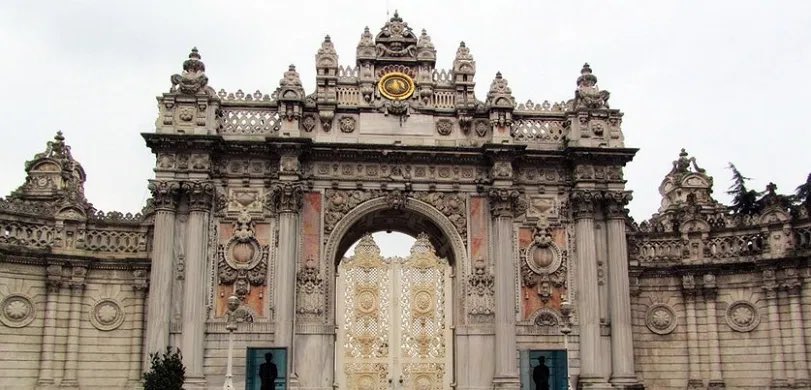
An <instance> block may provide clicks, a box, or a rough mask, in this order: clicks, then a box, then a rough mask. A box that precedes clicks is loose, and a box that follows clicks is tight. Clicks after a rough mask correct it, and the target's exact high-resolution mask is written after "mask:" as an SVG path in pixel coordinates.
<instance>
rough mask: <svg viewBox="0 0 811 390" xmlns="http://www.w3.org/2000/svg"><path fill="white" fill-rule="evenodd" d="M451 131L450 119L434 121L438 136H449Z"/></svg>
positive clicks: (451, 122) (451, 123)
mask: <svg viewBox="0 0 811 390" xmlns="http://www.w3.org/2000/svg"><path fill="white" fill-rule="evenodd" d="M451 131H453V121H451V120H450V119H439V120H437V121H436V132H437V133H439V135H451Z"/></svg>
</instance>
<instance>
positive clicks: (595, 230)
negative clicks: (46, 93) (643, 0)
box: [0, 13, 811, 390]
mask: <svg viewBox="0 0 811 390" xmlns="http://www.w3.org/2000/svg"><path fill="white" fill-rule="evenodd" d="M315 60H316V61H315V66H316V70H317V80H316V81H317V87H316V90H315V91H312V92H310V93H308V92H307V91H305V90H304V89H303V87H302V83H301V80H300V78H299V74H298V73H297V72H296V68H295V67H294V66H292V65H291V66H290V68H289V69H288V70H287V71H286V72H284V74H283V76H282V79H281V80H280V82H279V87H278V88H277V89H276V90H275V91H273V92H272V93H262V92H260V91H256V92H254V93H245V92H243V91H237V92H234V93H227V92H225V91H219V92H216V91H215V90H214V89H213V88H212V87H210V86H209V79H208V76H207V72H206V69H205V66H204V64H203V62H202V58H201V56H200V54H199V52H198V51H197V49H193V50H192V52H191V54H190V55H189V58H188V59H187V60H186V61H185V62H184V63H183V67H182V72H181V73H180V74H176V75H173V76H171V88H170V89H169V91H168V92H166V93H163V94H162V95H161V96H159V97H158V102H159V114H158V118H157V120H156V128H155V131H154V132H150V133H145V134H144V135H143V136H144V138H145V140H146V143H147V146H148V147H149V148H151V150H152V151H153V152H154V154H155V155H156V165H155V178H154V180H151V181H150V183H149V189H150V190H151V193H152V198H151V199H150V200H149V201H148V203H147V205H146V206H145V207H144V209H143V210H142V212H141V213H139V214H136V215H129V214H127V215H123V214H121V213H116V212H111V213H104V212H100V211H98V210H96V209H95V208H93V206H92V204H90V203H89V202H88V201H87V199H85V196H84V190H83V183H84V181H85V172H84V170H83V169H82V167H81V165H80V164H79V163H78V162H77V161H75V160H74V159H73V157H72V156H71V154H70V147H69V146H68V145H67V144H66V142H65V139H64V137H63V136H62V134H57V136H56V137H55V139H54V140H53V141H51V142H49V143H48V145H47V148H46V150H45V151H44V152H42V153H39V154H36V155H35V156H34V158H33V159H32V160H31V161H29V162H27V163H26V164H25V170H26V173H27V177H26V181H25V183H24V184H23V185H22V186H21V187H20V188H19V189H18V190H16V191H14V192H13V193H12V194H11V195H10V196H8V197H7V198H6V199H5V200H2V201H0V337H2V345H3V353H2V354H0V363H1V364H0V388H9V389H49V388H57V387H58V388H74V389H96V388H98V389H132V388H138V386H139V378H140V376H141V373H142V371H143V370H144V369H145V367H144V362H145V361H146V357H147V355H148V354H149V353H151V352H156V351H162V350H164V349H165V347H166V346H178V347H180V348H181V349H182V351H183V355H184V363H185V365H186V373H187V378H188V380H187V388H189V389H204V388H211V389H214V388H222V386H223V381H224V376H225V371H226V356H227V345H228V341H227V340H228V329H227V327H226V325H227V314H228V313H227V299H228V298H229V297H230V296H232V295H234V296H237V297H238V298H239V299H240V302H241V306H240V307H241V310H243V314H244V318H245V319H246V320H245V321H244V322H242V323H240V324H238V326H237V330H236V331H235V334H234V336H235V340H236V343H235V348H236V350H237V351H238V352H237V353H236V354H235V362H234V365H235V366H234V369H235V372H236V375H235V377H234V380H235V384H236V385H237V387H244V380H245V378H244V370H245V366H246V362H245V354H244V350H245V348H247V347H287V348H289V357H290V364H289V366H288V368H289V369H288V372H287V373H286V374H287V375H288V379H289V385H290V387H291V388H297V389H322V390H326V389H332V388H334V385H335V384H336V383H337V382H338V381H339V379H338V377H339V376H340V375H342V374H343V370H344V366H343V365H342V363H341V360H342V359H341V357H340V354H341V353H343V352H342V349H341V348H342V345H341V343H340V341H336V338H337V337H338V336H337V333H336V324H338V323H340V321H338V320H337V319H336V317H337V316H338V314H337V310H336V306H339V305H337V304H338V303H339V301H338V300H339V299H342V298H341V297H342V296H344V295H342V294H344V293H346V292H345V291H339V289H338V288H337V287H336V285H337V283H336V280H337V278H338V275H336V273H337V270H338V268H337V267H338V264H339V263H340V262H342V261H344V259H342V256H343V253H344V252H345V251H346V249H347V248H348V247H349V246H350V245H351V244H352V243H354V242H356V241H357V240H358V239H360V238H361V237H363V236H364V235H365V234H366V233H368V232H372V231H379V230H396V231H401V232H404V233H407V234H411V235H414V236H418V235H420V234H421V233H425V236H424V237H427V239H428V240H429V241H430V246H432V250H433V249H435V251H436V254H437V255H438V256H439V257H441V258H443V259H445V260H447V263H448V264H449V265H450V267H452V269H453V272H452V273H451V274H452V277H451V281H450V286H449V287H448V288H449V290H450V292H449V294H450V295H449V296H451V297H452V299H449V300H448V302H449V303H448V306H447V308H448V310H449V313H450V314H449V315H448V316H447V318H448V321H449V322H448V323H447V326H448V327H449V328H451V329H453V332H452V335H451V336H447V337H448V338H447V339H445V340H444V341H443V343H445V344H443V345H446V346H447V348H448V349H447V351H448V353H449V354H450V355H451V356H452V364H451V365H449V366H448V367H447V370H448V373H449V374H448V376H446V377H448V378H451V380H450V383H452V384H453V386H454V387H456V388H459V389H465V390H466V389H492V388H499V389H518V388H521V383H520V373H519V367H520V364H519V359H518V351H519V350H520V351H524V350H564V349H567V350H568V353H569V365H570V367H571V371H570V374H571V377H572V381H573V383H574V384H575V385H576V386H577V387H579V388H588V389H610V388H625V389H632V388H641V387H642V386H644V387H646V388H649V389H669V388H674V389H675V388H678V389H685V388H702V389H703V388H712V389H718V388H729V389H763V388H809V373H808V359H807V356H808V351H807V350H808V348H807V347H806V346H807V345H808V342H809V341H810V340H809V337H811V330H809V329H806V328H807V326H806V324H805V322H804V321H803V318H804V317H805V316H808V315H809V314H808V311H809V305H811V293H809V292H808V289H806V288H803V287H804V286H803V284H804V280H805V279H806V278H807V277H808V276H809V267H808V264H807V262H808V256H809V253H811V220H809V216H808V208H807V207H805V206H804V205H801V206H798V207H788V206H787V205H786V204H784V203H783V202H782V201H781V198H780V197H779V196H778V195H777V194H776V193H775V192H774V189H773V188H772V189H771V190H770V193H769V194H768V195H767V196H766V197H764V199H763V201H762V202H763V207H762V209H761V210H760V211H759V212H758V213H755V214H753V215H745V216H744V215H735V214H732V213H730V212H729V211H728V208H727V207H726V206H723V205H720V204H719V203H718V202H716V201H715V200H713V198H712V196H711V194H712V185H713V183H712V178H711V177H710V176H709V175H708V174H707V173H706V172H705V171H704V170H703V169H701V168H700V167H698V165H697V164H696V163H695V159H690V158H688V156H687V154H686V153H684V152H683V153H682V155H680V156H679V158H678V159H677V160H676V161H674V164H673V169H672V170H671V172H670V173H668V175H667V176H666V177H665V179H664V181H663V182H662V184H661V186H660V192H661V194H662V197H663V201H662V207H661V209H660V210H659V212H658V213H657V214H656V215H654V216H653V217H652V218H651V219H650V220H649V221H644V222H642V223H639V224H637V223H635V222H633V221H632V220H631V219H630V218H628V217H627V214H626V212H627V210H626V209H625V207H626V206H627V205H628V203H629V201H630V200H631V194H630V191H629V190H628V189H626V188H625V181H624V179H623V167H624V166H625V164H627V163H629V162H630V161H631V160H632V158H633V156H634V154H635V152H636V149H632V148H627V147H626V146H625V145H624V139H623V134H622V130H621V123H622V112H620V111H619V110H617V109H613V108H610V107H609V105H608V100H609V93H608V92H607V91H605V90H602V89H600V88H599V87H598V86H597V78H596V77H595V75H594V74H593V73H592V69H591V68H590V67H589V65H588V64H586V65H584V67H583V68H582V69H581V72H580V75H579V77H577V78H576V91H575V93H574V96H573V97H572V99H569V100H566V101H561V102H559V103H549V102H546V101H544V102H543V103H539V104H538V103H533V102H532V101H529V102H526V103H516V101H515V98H514V97H513V96H512V92H511V89H510V87H509V85H508V83H507V80H506V78H505V76H504V75H502V74H501V73H498V74H496V75H495V77H494V78H493V79H492V81H491V84H490V88H489V91H488V93H487V96H486V97H485V98H484V100H478V99H477V98H476V96H475V95H474V93H473V87H474V86H475V81H474V80H475V77H476V63H475V60H474V58H473V56H472V54H471V50H470V48H468V47H467V46H466V45H465V44H464V43H461V44H460V46H459V48H458V50H457V53H456V56H455V59H454V61H453V64H452V67H451V69H448V70H443V69H438V68H436V52H435V50H434V47H433V45H432V43H431V38H430V37H429V36H428V35H427V33H426V32H425V31H424V30H423V31H422V33H421V34H416V33H414V32H413V31H412V30H411V28H410V27H408V25H407V24H406V23H405V22H404V21H403V20H402V19H401V18H400V17H399V16H398V15H397V14H396V13H395V16H394V17H393V18H391V19H390V20H389V21H387V22H386V24H385V25H384V26H383V28H381V30H380V32H379V33H378V34H377V35H376V36H373V35H372V33H371V32H370V31H369V30H368V29H366V30H365V31H364V32H363V33H362V35H361V38H360V42H359V43H358V45H357V56H356V62H355V65H350V66H342V65H340V63H339V60H338V56H337V53H336V51H335V49H334V46H333V42H332V41H331V39H330V38H329V37H326V38H325V39H324V41H323V43H322V45H321V47H320V48H319V49H318V50H317V54H316V57H315ZM212 74H216V71H214V72H212ZM443 261H444V260H443ZM340 303H343V301H341V302H340ZM565 303H569V304H570V305H571V307H573V313H572V316H571V318H567V316H566V315H565V314H566V310H565V308H566V307H569V306H568V305H566V304H565ZM569 325H571V326H570V328H571V330H572V333H571V336H570V337H569V338H568V343H567V342H566V340H565V337H564V336H563V334H562V333H561V330H566V329H568V328H569ZM567 344H568V348H567ZM381 370H382V371H381V372H380V374H381V375H383V376H381V377H380V378H382V379H385V369H381ZM389 379H392V378H389ZM394 379H396V378H394ZM400 380H401V381H402V380H403V378H402V377H401V378H400ZM409 380H410V379H409V378H408V377H406V378H405V384H404V385H403V388H416V384H411V382H409ZM395 381H396V380H395ZM414 383H416V382H414ZM450 383H448V384H445V385H444V386H450ZM435 386H440V385H436V384H435ZM437 388H439V387H437ZM525 388H528V387H525Z"/></svg>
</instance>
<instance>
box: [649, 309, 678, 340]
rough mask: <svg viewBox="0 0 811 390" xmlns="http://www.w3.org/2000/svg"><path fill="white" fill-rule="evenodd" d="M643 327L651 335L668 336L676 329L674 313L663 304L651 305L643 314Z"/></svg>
mask: <svg viewBox="0 0 811 390" xmlns="http://www.w3.org/2000/svg"><path fill="white" fill-rule="evenodd" d="M645 325H646V326H647V327H648V329H650V331H651V332H653V333H656V334H661V335H665V334H670V333H672V332H673V330H674V329H676V312H674V311H673V308H671V307H670V306H668V305H666V304H664V303H656V304H653V305H651V306H650V307H649V308H648V311H647V313H645Z"/></svg>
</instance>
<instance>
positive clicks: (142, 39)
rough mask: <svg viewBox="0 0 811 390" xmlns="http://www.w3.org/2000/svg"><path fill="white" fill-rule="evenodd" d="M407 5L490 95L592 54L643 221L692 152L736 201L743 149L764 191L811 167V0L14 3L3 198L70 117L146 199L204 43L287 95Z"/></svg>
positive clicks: (255, 85) (634, 208)
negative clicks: (287, 76)
mask: <svg viewBox="0 0 811 390" xmlns="http://www.w3.org/2000/svg"><path fill="white" fill-rule="evenodd" d="M113 4H115V5H113ZM395 8H397V9H399V11H400V15H401V16H402V17H403V18H404V19H405V21H406V22H408V23H409V25H410V26H411V27H412V28H414V29H415V31H417V32H419V31H420V29H422V28H425V29H427V30H428V33H429V35H431V37H432V39H433V42H434V44H435V46H436V48H437V67H438V68H450V66H451V63H452V61H453V57H454V54H455V51H456V47H457V46H458V44H459V41H462V40H464V41H465V42H466V43H467V46H468V47H469V48H470V49H471V52H472V54H473V55H474V57H475V59H476V63H477V74H476V82H477V85H476V95H477V97H478V98H479V99H480V100H484V98H485V95H486V92H487V89H488V87H489V84H490V81H491V80H492V78H493V76H494V75H495V73H496V71H498V70H500V71H501V72H502V73H503V74H504V77H505V78H506V79H507V80H508V81H509V83H510V86H511V87H512V91H513V95H514V96H515V97H516V99H517V100H518V101H521V102H523V101H526V100H527V99H532V100H533V101H535V102H541V101H543V100H545V99H548V100H550V101H559V100H564V99H570V98H572V97H573V93H574V88H575V80H576V78H577V76H578V74H579V71H580V67H581V66H582V65H583V62H586V61H588V62H589V63H590V64H591V66H592V69H593V70H594V72H595V75H596V76H597V77H598V78H599V85H600V86H601V87H602V88H603V89H607V90H609V91H611V100H610V104H611V107H612V108H619V109H621V110H622V111H623V112H624V113H625V116H624V118H623V131H624V133H625V140H626V144H627V145H628V146H629V147H636V148H640V151H639V153H638V154H637V156H636V158H635V159H634V161H633V162H632V163H631V164H630V165H629V166H628V168H627V170H626V175H625V177H626V179H627V180H628V188H629V189H632V190H633V191H634V201H633V203H632V204H631V206H630V208H631V214H632V216H633V217H634V218H636V220H637V221H640V220H642V219H646V218H648V217H649V216H650V215H651V214H652V213H654V212H655V211H656V209H657V208H658V206H659V201H660V196H659V194H658V191H657V187H658V185H659V183H660V182H661V180H662V178H663V176H664V175H665V174H666V173H667V172H668V171H669V170H670V168H671V162H672V161H673V160H674V159H675V158H676V157H677V156H678V153H679V149H680V148H682V147H684V148H686V149H687V150H688V152H690V154H691V155H694V156H695V157H696V158H697V159H698V163H699V165H700V166H702V167H703V168H706V169H707V171H708V172H709V173H710V174H711V175H712V176H714V177H715V196H716V198H717V199H719V200H720V201H722V202H724V203H728V201H729V197H728V196H727V195H726V194H725V193H724V192H725V191H726V189H727V187H728V185H729V178H730V172H729V170H727V169H726V168H725V167H726V165H727V163H728V162H733V163H734V164H736V165H737V166H738V168H739V169H740V170H741V172H743V173H744V174H745V175H746V176H750V177H752V178H753V180H752V181H751V182H750V184H751V186H753V187H754V188H756V189H759V190H760V189H763V188H764V187H765V186H766V184H767V183H768V182H769V181H773V182H774V183H776V184H777V185H778V187H779V188H778V190H779V191H781V192H793V191H794V188H795V187H796V186H798V185H799V184H801V183H802V182H804V181H805V178H806V175H807V174H808V173H809V171H811V156H810V155H809V152H808V151H809V147H810V146H811V142H809V140H810V137H809V136H808V131H809V127H811V126H809V124H808V123H807V122H808V121H807V120H806V119H805V118H804V116H805V113H806V112H808V105H809V103H811V99H809V91H811V88H810V87H811V82H810V81H809V78H808V76H806V74H807V73H808V72H809V69H811V45H809V42H811V16H809V15H811V2H808V1H761V2H755V1H740V0H739V1H672V2H663V1H634V2H631V1H622V2H619V1H616V2H604V1H601V2H596V1H595V2H582V1H576V2H567V1H554V2H552V1H538V0H534V1H503V0H500V1H481V2H476V1H470V0H468V1H403V0H401V1H395V0H388V1H385V0H364V1H358V0H355V1H336V0H332V1H329V0H327V1H317V2H316V1H270V0H267V1H234V0H229V1H202V0H198V1H189V2H182V3H181V2H170V1H131V2H123V1H117V2H111V1H103V0H98V1H52V2H48V3H45V2H35V1H16V0H4V1H2V4H0V53H2V54H0V56H1V57H0V58H1V59H0V86H3V88H4V89H5V91H6V92H5V93H3V94H2V95H0V107H2V108H0V114H2V115H0V117H2V122H0V129H2V132H3V134H4V135H6V138H5V140H4V142H2V143H0V159H2V160H0V161H1V162H2V165H0V193H3V194H8V193H9V192H11V191H12V190H14V189H15V188H16V187H17V186H19V185H20V184H21V183H22V182H23V180H24V170H23V164H24V162H25V161H26V160H28V159H30V158H31V157H32V156H33V155H34V154H35V153H38V152H41V151H42V150H43V149H44V147H45V143H46V142H47V141H48V140H49V139H51V138H52V137H53V135H54V133H55V132H56V130H60V129H61V130H62V131H63V132H64V133H65V137H66V139H67V142H68V143H69V144H70V145H71V146H72V150H73V155H74V157H75V158H76V159H77V160H79V161H80V162H81V163H82V165H83V166H84V168H85V170H86V171H87V175H88V180H87V183H86V193H87V196H88V198H89V200H90V201H91V202H92V203H93V204H94V205H95V206H96V208H98V209H103V210H120V211H124V212H126V211H132V212H135V211H138V210H140V208H141V207H142V206H143V204H144V202H145V200H146V198H147V196H148V193H147V191H146V180H147V179H148V178H150V177H152V167H153V165H154V159H153V156H152V155H151V153H150V152H149V150H148V149H147V148H146V147H145V145H144V141H143V139H142V138H141V135H140V133H142V132H152V131H154V122H155V119H156V117H157V104H156V101H155V96H157V95H158V94H160V93H162V92H165V91H168V89H169V87H170V82H169V76H170V75H172V74H174V73H179V71H180V70H181V64H182V62H183V60H184V59H185V58H186V57H187V55H188V52H189V49H190V48H191V47H192V46H197V47H198V48H199V50H200V54H201V55H202V57H203V61H204V62H205V64H206V69H207V72H206V73H207V75H208V77H209V79H210V82H209V83H210V85H211V86H213V87H214V88H215V89H217V90H219V89H220V88H224V89H226V90H227V91H236V89H238V88H241V89H243V90H244V91H246V92H248V91H250V92H253V91H255V90H256V89H260V90H261V91H262V92H264V93H270V92H272V91H273V89H275V88H276V86H278V82H279V79H280V78H281V76H282V74H283V72H284V71H285V70H286V69H287V66H288V65H289V64H291V63H293V64H296V65H297V69H298V70H299V72H300V73H301V77H302V81H303V82H304V86H305V89H307V91H308V93H309V92H311V91H312V90H313V88H314V84H315V74H314V73H315V68H314V55H315V53H316V51H317V49H318V48H319V45H320V43H321V41H322V40H323V37H324V35H325V34H329V35H331V36H332V40H333V42H334V43H335V47H336V49H337V50H338V54H339V56H340V61H341V63H342V64H344V65H354V63H355V46H356V44H357V42H358V39H359V37H360V34H361V32H362V31H363V27H364V26H369V27H370V28H371V29H372V31H373V33H376V32H377V31H378V30H379V28H380V27H382V25H383V24H384V23H385V21H386V19H387V17H386V14H387V10H388V11H389V12H393V11H394V9H395Z"/></svg>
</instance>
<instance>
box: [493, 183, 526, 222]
mask: <svg viewBox="0 0 811 390" xmlns="http://www.w3.org/2000/svg"><path fill="white" fill-rule="evenodd" d="M487 196H488V198H489V200H490V202H489V203H490V213H491V214H492V216H493V217H494V218H500V217H507V218H514V217H516V216H518V215H520V214H523V213H524V212H525V211H526V210H527V201H526V199H525V198H524V196H523V195H522V194H521V192H519V191H518V190H515V189H511V188H490V189H489V190H488V191H487Z"/></svg>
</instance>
